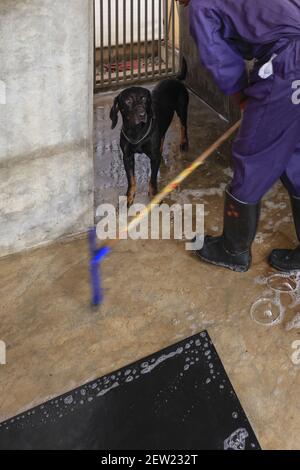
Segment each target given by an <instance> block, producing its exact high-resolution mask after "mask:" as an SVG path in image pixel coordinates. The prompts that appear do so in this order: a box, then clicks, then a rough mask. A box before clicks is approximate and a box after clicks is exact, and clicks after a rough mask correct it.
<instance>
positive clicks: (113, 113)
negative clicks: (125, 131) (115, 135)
mask: <svg viewBox="0 0 300 470" xmlns="http://www.w3.org/2000/svg"><path fill="white" fill-rule="evenodd" d="M119 111H120V106H119V96H117V97H116V98H115V101H114V104H113V107H112V108H111V110H110V115H109V117H110V119H111V121H112V125H111V128H112V129H114V128H115V127H116V125H117V124H118V114H119Z"/></svg>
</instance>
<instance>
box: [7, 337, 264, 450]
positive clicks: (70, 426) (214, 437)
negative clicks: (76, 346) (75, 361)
mask: <svg viewBox="0 0 300 470" xmlns="http://www.w3.org/2000/svg"><path fill="white" fill-rule="evenodd" d="M259 448H260V447H259V444H258V441H257V439H256V437H255V434H254V432H253V430H252V428H251V426H250V424H249V421H248V419H247V417H246V415H245V413H244V411H243V409H242V407H241V405H240V403H239V400H238V398H237V396H236V394H235V392H234V390H233V388H232V386H231V384H230V382H229V379H228V377H227V375H226V373H225V370H224V368H223V366H222V363H221V361H220V359H219V357H218V354H217V352H216V350H215V348H214V346H213V344H212V342H211V340H210V337H209V335H208V333H207V332H206V331H204V332H202V333H200V334H198V335H196V336H193V337H191V338H189V339H187V340H184V341H182V342H180V343H178V344H176V345H173V346H170V347H168V348H167V349H164V350H163V351H160V352H158V353H156V354H153V355H152V356H149V357H148V358H146V359H143V360H141V361H139V362H136V363H135V364H132V365H130V366H128V367H125V368H124V369H122V370H120V371H117V372H114V373H113V374H110V375H108V376H105V377H102V378H100V379H98V380H95V381H93V382H91V383H89V384H87V385H84V386H82V387H79V388H77V389H75V390H73V391H72V392H70V393H68V394H66V395H63V396H61V397H58V398H56V399H53V400H51V401H48V402H46V403H45V404H43V405H41V406H38V407H36V408H34V409H32V410H30V411H27V412H26V413H24V414H21V415H19V416H16V417H15V418H13V419H11V420H9V421H7V422H4V423H2V424H1V425H0V449H95V450H108V449H109V450H139V449H142V450H146V449H147V450H167V449H172V450H202V449H207V450H209V449H234V450H244V449H246V450H247V449H259Z"/></svg>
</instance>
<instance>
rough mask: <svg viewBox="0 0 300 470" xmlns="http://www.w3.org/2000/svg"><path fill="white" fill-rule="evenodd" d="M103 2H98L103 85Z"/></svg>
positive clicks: (101, 78) (102, 80) (102, 79)
mask: <svg viewBox="0 0 300 470" xmlns="http://www.w3.org/2000/svg"><path fill="white" fill-rule="evenodd" d="M103 35H104V33H103V0H100V76H101V77H100V80H101V86H103V84H104V37H103Z"/></svg>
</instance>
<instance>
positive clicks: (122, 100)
mask: <svg viewBox="0 0 300 470" xmlns="http://www.w3.org/2000/svg"><path fill="white" fill-rule="evenodd" d="M119 112H120V113H121V114H122V118H123V122H124V124H125V125H126V127H135V126H138V125H140V124H142V125H143V124H146V123H147V121H148V119H149V117H152V116H153V111H152V100H151V93H150V91H149V90H147V89H146V88H142V87H131V88H128V89H127V90H124V91H122V93H120V94H119V95H118V96H117V97H116V98H115V101H114V104H113V107H112V108H111V110H110V119H111V120H112V127H111V128H112V129H114V128H115V127H116V125H117V123H118V114H119Z"/></svg>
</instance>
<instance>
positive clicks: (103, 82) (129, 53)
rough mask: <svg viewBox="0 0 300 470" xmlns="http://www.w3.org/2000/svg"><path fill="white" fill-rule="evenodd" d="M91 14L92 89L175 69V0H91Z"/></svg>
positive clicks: (148, 78)
mask: <svg viewBox="0 0 300 470" xmlns="http://www.w3.org/2000/svg"><path fill="white" fill-rule="evenodd" d="M94 14H95V70H94V87H95V90H101V89H105V88H109V87H113V86H115V85H124V84H132V83H134V82H141V81H144V80H152V79H155V78H160V77H166V76H172V75H174V74H175V73H176V72H177V70H178V62H179V53H178V43H179V19H178V10H177V6H176V2H175V0H94Z"/></svg>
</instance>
